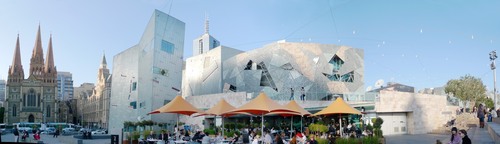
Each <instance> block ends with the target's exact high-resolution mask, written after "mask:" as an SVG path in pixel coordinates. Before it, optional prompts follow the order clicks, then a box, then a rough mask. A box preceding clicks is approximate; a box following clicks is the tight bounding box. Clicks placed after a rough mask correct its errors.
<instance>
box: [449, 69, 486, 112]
mask: <svg viewBox="0 0 500 144" xmlns="http://www.w3.org/2000/svg"><path fill="white" fill-rule="evenodd" d="M444 91H445V92H446V93H447V94H451V95H454V96H455V97H457V98H458V99H460V100H462V101H463V102H464V105H465V102H471V105H470V106H473V105H474V103H475V102H476V101H478V100H480V99H481V98H484V97H486V86H484V84H483V81H481V79H479V78H476V77H474V76H471V75H465V76H462V77H460V79H452V80H449V81H448V83H447V84H446V87H445V88H444Z"/></svg>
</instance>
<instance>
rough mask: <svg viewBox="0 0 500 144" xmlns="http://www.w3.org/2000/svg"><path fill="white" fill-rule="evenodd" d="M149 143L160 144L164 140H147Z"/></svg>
mask: <svg viewBox="0 0 500 144" xmlns="http://www.w3.org/2000/svg"><path fill="white" fill-rule="evenodd" d="M147 141H148V143H150V142H153V143H158V142H160V141H162V140H159V139H147Z"/></svg>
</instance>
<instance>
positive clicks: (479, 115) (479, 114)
mask: <svg viewBox="0 0 500 144" xmlns="http://www.w3.org/2000/svg"><path fill="white" fill-rule="evenodd" d="M484 114H485V110H484V107H483V104H479V108H478V110H477V118H479V128H484Z"/></svg>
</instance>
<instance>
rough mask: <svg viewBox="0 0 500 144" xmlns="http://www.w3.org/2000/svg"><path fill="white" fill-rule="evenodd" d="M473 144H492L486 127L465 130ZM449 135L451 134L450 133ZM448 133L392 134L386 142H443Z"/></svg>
mask: <svg viewBox="0 0 500 144" xmlns="http://www.w3.org/2000/svg"><path fill="white" fill-rule="evenodd" d="M467 133H468V135H469V138H470V139H471V141H472V143H474V144H494V141H493V140H492V139H491V137H490V135H489V133H488V131H487V129H485V128H479V127H471V128H470V129H469V130H468V131H467ZM450 135H451V134H450ZM450 135H438V134H418V135H392V136H386V143H387V144H434V143H436V140H440V141H441V142H442V143H443V144H446V143H448V142H450V138H451V136H450Z"/></svg>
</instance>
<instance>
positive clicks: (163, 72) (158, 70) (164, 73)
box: [153, 67, 168, 76]
mask: <svg viewBox="0 0 500 144" xmlns="http://www.w3.org/2000/svg"><path fill="white" fill-rule="evenodd" d="M153 73H154V74H159V75H162V76H168V70H165V69H161V68H158V67H153Z"/></svg>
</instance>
